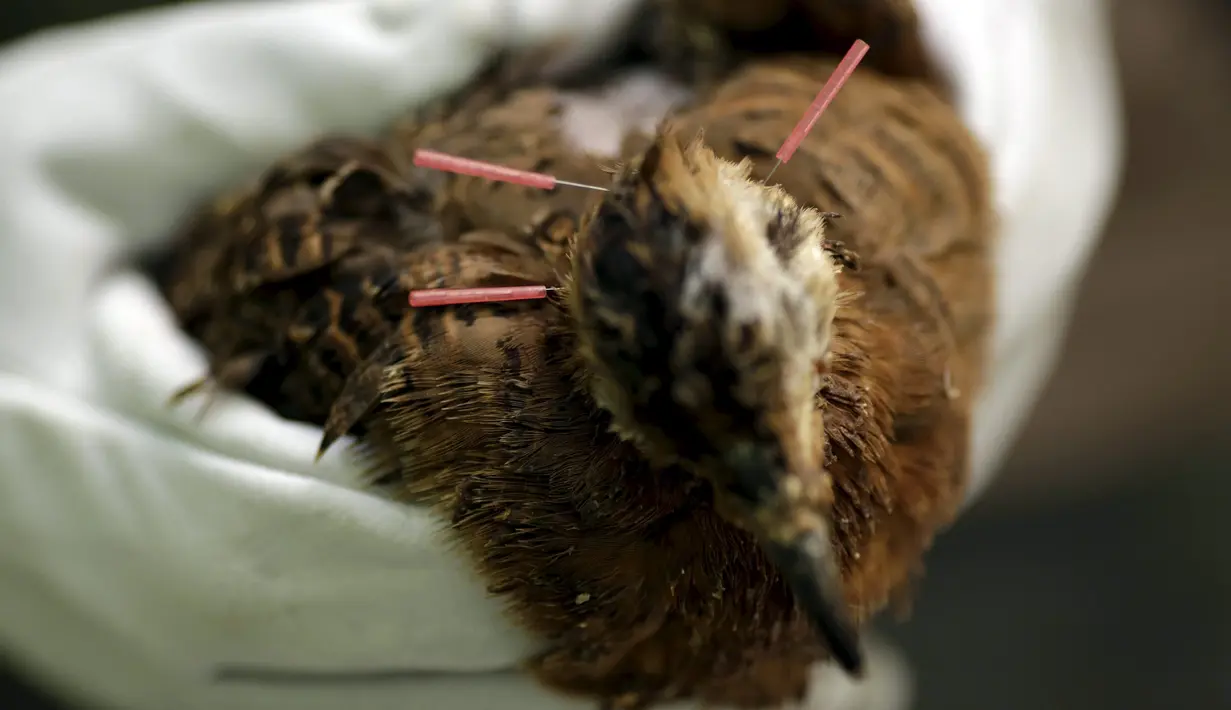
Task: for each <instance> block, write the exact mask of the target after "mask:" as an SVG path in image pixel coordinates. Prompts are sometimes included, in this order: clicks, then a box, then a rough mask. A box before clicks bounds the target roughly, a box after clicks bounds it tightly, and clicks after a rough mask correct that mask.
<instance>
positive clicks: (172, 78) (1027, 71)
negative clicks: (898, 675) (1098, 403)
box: [0, 0, 1118, 710]
mask: <svg viewBox="0 0 1231 710" xmlns="http://www.w3.org/2000/svg"><path fill="white" fill-rule="evenodd" d="M631 2H632V0H619V1H618V2H610V1H608V2H605V3H599V2H594V3H576V2H568V1H567V0H467V1H466V2H460V1H455V2H451V3H450V2H433V1H431V0H422V1H421V2H415V1H413V0H381V1H379V2H377V1H376V0H367V1H362V2H361V1H353V2H337V1H334V2H275V3H243V4H235V5H230V4H227V5H222V4H217V5H195V6H188V7H183V8H176V9H174V10H164V11H160V12H157V13H150V14H147V15H143V16H140V17H133V18H129V19H126V20H124V21H122V22H115V23H108V24H104V25H98V26H92V27H88V28H82V29H78V30H73V31H71V32H64V33H59V34H56V35H49V36H45V37H36V38H33V39H32V40H30V41H28V42H26V43H25V44H23V45H22V46H18V47H15V48H13V49H10V50H9V51H8V52H7V53H6V54H5V55H2V56H0V100H3V105H4V106H5V111H4V112H0V155H3V156H5V159H4V160H3V161H0V234H3V235H4V239H3V240H2V241H0V297H2V298H3V301H2V302H3V303H4V308H3V310H0V328H2V330H0V332H3V333H4V334H5V335H4V337H3V338H2V339H0V368H2V369H3V370H4V371H7V372H9V373H11V375H10V376H7V377H4V378H3V379H0V435H2V436H5V437H6V440H5V442H4V444H5V446H4V447H3V448H0V539H2V540H5V541H9V540H16V541H18V543H17V544H11V545H10V544H5V545H3V546H0V646H3V648H4V649H5V650H8V651H10V652H12V653H13V655H14V656H15V657H16V658H17V659H18V660H20V661H21V662H23V663H24V664H26V665H27V666H28V667H29V668H31V669H32V670H35V671H36V672H39V673H42V674H45V675H48V676H51V677H53V679H54V680H55V681H56V683H57V685H60V686H62V687H67V688H73V689H76V691H77V692H79V693H80V694H81V695H82V696H84V697H88V698H91V699H93V700H95V701H99V702H106V703H109V704H112V705H115V706H116V707H121V708H124V709H125V710H146V709H149V710H166V708H169V707H174V708H202V709H204V708H227V709H228V710H231V709H233V710H247V709H248V708H253V709H256V708H270V709H274V708H287V709H288V710H290V709H291V708H295V709H299V708H307V709H309V710H310V709H311V708H318V707H319V708H325V707H337V706H338V705H340V704H342V703H346V704H348V705H350V706H353V707H355V708H361V709H363V710H367V709H368V708H371V709H372V710H379V709H383V708H394V707H397V708H407V707H409V708H418V707H455V708H459V710H469V709H470V708H475V709H477V708H484V709H485V708H491V707H497V706H498V707H502V708H521V707H526V708H529V707H536V708H537V707H549V708H554V707H589V705H588V704H585V703H576V702H574V701H566V700H563V699H558V698H554V696H550V695H547V694H544V693H543V692H542V691H541V690H540V689H539V688H538V687H537V686H535V685H534V684H533V683H531V682H529V681H528V680H527V679H525V678H524V677H520V676H511V675H507V674H498V675H492V676H490V677H487V676H484V677H482V679H481V680H476V679H475V678H474V677H471V676H446V677H432V678H420V679H416V680H414V681H413V682H410V681H407V682H405V683H398V684H380V683H376V684H369V685H354V684H352V685H346V686H342V687H334V688H328V689H322V688H319V687H311V688H306V689H305V688H279V687H253V686H221V687H220V686H217V685H214V684H211V683H210V682H209V678H208V674H209V672H210V670H211V668H212V666H213V664H215V663H218V662H223V661H230V662H241V661H246V662H250V663H264V664H268V665H275V666H279V667H295V668H300V669H323V670H343V669H348V668H350V669H368V670H377V669H381V668H387V667H401V668H419V669H423V670H425V671H433V670H447V671H476V670H483V669H496V668H509V667H512V666H513V665H514V664H515V663H516V661H517V660H519V659H521V658H523V657H524V656H525V654H526V653H527V652H528V651H529V650H530V649H531V648H532V647H533V646H532V643H531V641H530V640H528V639H526V638H524V637H523V636H522V635H520V634H518V633H516V632H514V631H513V630H512V629H511V628H509V626H508V624H507V623H506V622H505V621H504V620H503V618H502V617H501V615H500V613H499V608H498V603H497V602H495V601H493V600H490V599H487V598H486V597H485V595H484V593H483V589H482V583H481V581H479V580H476V579H475V578H474V575H473V574H472V573H471V572H470V570H469V568H468V567H467V566H466V564H465V561H464V560H463V559H462V558H460V556H458V555H456V554H454V553H453V552H452V551H451V550H450V549H449V548H448V546H447V545H446V544H445V543H444V542H442V541H441V539H440V537H439V536H437V535H435V534H434V533H433V531H434V530H435V529H436V526H437V523H436V521H435V520H434V519H433V518H432V517H431V516H429V515H426V514H425V513H424V512H423V511H420V510H417V509H415V508H412V507H408V506H403V505H396V504H393V503H389V502H386V501H383V500H381V499H379V498H376V497H374V496H372V495H370V494H366V493H360V492H358V491H356V490H354V489H355V488H357V487H358V486H359V483H358V475H357V473H356V468H355V466H354V465H353V462H351V461H350V460H349V459H348V457H347V456H346V455H345V452H344V451H342V450H341V448H340V447H339V448H338V449H335V450H334V452H333V453H331V455H330V456H328V457H326V459H325V460H324V461H323V462H321V464H320V465H313V464H312V461H311V458H312V454H313V452H314V450H315V447H316V443H317V439H318V437H319V431H317V430H315V429H314V428H312V427H307V426H303V425H299V424H296V423H292V422H286V421H283V420H281V419H278V418H277V417H275V416H273V415H272V414H270V413H269V412H268V411H267V410H265V409H264V408H263V407H261V406H260V405H258V404H256V403H254V402H251V401H248V400H245V399H242V398H236V397H225V398H223V399H222V401H220V402H219V403H218V404H217V406H216V408H215V409H214V410H213V411H212V412H211V414H210V415H209V417H207V418H206V419H205V420H204V421H202V422H200V423H197V422H196V421H194V420H193V410H192V408H191V407H189V408H186V409H180V410H168V409H166V407H165V406H164V405H165V402H166V398H167V396H168V395H169V394H170V392H171V391H173V390H174V389H176V388H178V387H179V386H181V385H183V384H184V383H185V382H187V381H189V380H191V379H193V378H194V377H196V376H198V375H199V374H200V372H201V371H202V370H203V368H204V361H203V359H202V358H201V356H200V354H199V351H198V350H197V349H196V348H195V347H194V346H193V345H192V344H191V343H189V342H188V341H187V340H186V339H185V338H184V337H183V336H182V335H181V334H180V333H179V331H178V330H177V329H176V328H175V327H174V325H173V323H172V322H171V319H170V316H169V314H168V313H167V309H166V307H165V306H164V305H163V304H162V302H161V301H160V299H159V298H158V296H157V294H156V293H154V292H153V290H152V288H151V287H150V286H149V284H147V283H146V282H145V281H144V280H143V279H142V278H140V277H138V276H136V275H134V274H131V273H118V274H116V273H113V272H112V271H110V270H109V267H111V266H112V265H114V264H115V263H116V261H117V260H119V259H121V258H122V257H123V255H124V254H125V252H126V250H128V249H130V248H131V247H133V246H135V245H145V244H150V243H152V242H153V241H155V240H157V239H160V238H164V237H165V236H166V235H167V234H168V231H169V227H170V225H171V224H173V223H174V221H175V219H176V218H177V217H178V216H179V215H180V214H182V212H183V211H184V210H185V209H186V208H188V207H189V206H190V205H191V204H192V203H193V202H194V201H195V200H196V199H198V198H199V197H200V196H202V195H204V194H208V193H210V192H212V191H214V190H216V189H217V188H218V187H220V186H221V185H224V184H226V183H228V182H231V181H233V180H235V179H236V178H238V177H240V176H242V175H244V174H245V173H249V172H251V171H252V170H254V169H258V168H260V167H262V166H264V165H266V164H268V163H269V162H270V161H272V160H273V159H274V158H276V157H277V156H278V155H280V154H282V153H284V152H285V151H287V150H290V149H292V148H294V147H296V146H298V145H301V144H303V143H304V142H306V141H307V140H310V139H311V138H313V137H315V136H316V135H318V134H320V133H322V132H325V131H330V130H337V131H345V132H367V131H370V130H373V129H374V128H376V127H377V126H379V125H380V124H382V123H384V122H385V121H386V120H387V119H388V118H389V117H391V116H392V115H393V114H395V113H398V112H400V111H403V110H405V109H406V108H408V107H409V106H411V105H412V104H414V103H415V102H417V101H419V100H421V99H423V98H425V97H428V96H432V95H436V94H439V93H441V92H443V91H447V90H450V89H452V88H456V87H457V86H459V85H460V84H461V82H463V81H464V80H465V79H466V78H467V77H468V76H469V75H470V74H471V73H472V72H473V71H474V70H475V69H476V68H477V67H478V66H479V65H480V63H481V61H482V59H483V57H484V56H485V55H486V54H487V53H488V52H489V50H490V49H492V48H493V47H494V46H495V45H496V44H497V43H507V44H525V43H528V42H532V41H541V40H545V39H552V38H556V37H560V36H573V37H576V38H579V39H577V40H576V41H575V42H574V46H575V47H577V48H582V49H585V48H592V47H594V46H596V45H597V43H596V42H595V41H594V40H595V39H597V38H600V37H602V36H603V35H604V33H605V32H609V31H611V30H613V29H616V28H618V27H619V24H620V23H619V22H616V21H615V20H616V19H618V18H619V17H620V16H621V13H623V12H625V11H626V10H627V8H628V7H629V6H630V5H631ZM509 4H512V5H513V8H514V11H513V12H512V15H510V14H508V12H507V10H508V6H509ZM980 7H981V8H983V9H980V10H978V11H975V10H973V9H972V8H971V6H970V5H969V3H965V2H963V1H962V0H927V1H926V2H922V3H921V8H922V10H923V13H924V18H925V21H926V25H927V28H928V32H929V39H931V40H933V47H934V48H935V49H937V50H938V54H939V55H940V56H941V57H942V58H943V59H944V60H945V61H946V64H947V66H948V67H949V68H950V69H951V71H952V72H953V74H954V77H955V79H956V81H957V84H958V86H959V89H960V93H961V97H962V103H963V110H964V112H965V115H966V117H967V119H968V120H969V121H970V122H971V125H972V126H974V127H975V129H976V131H977V132H978V133H979V134H980V136H981V137H982V138H983V139H984V141H985V143H987V145H988V147H989V149H990V151H991V154H992V158H993V162H994V168H995V170H994V172H995V176H996V179H997V187H998V201H999V204H1000V206H1001V208H1002V213H1003V215H1004V220H1005V223H1004V232H1003V237H1002V239H1003V242H1002V249H1001V253H1000V259H999V264H1000V269H1001V282H1000V286H999V291H998V305H999V307H1000V310H1001V312H1002V321H1001V324H1000V328H999V330H998V332H997V336H996V352H995V357H994V365H995V367H994V371H993V373H992V376H991V380H992V382H993V383H994V386H993V388H992V389H991V390H990V391H989V392H988V394H987V395H986V397H985V399H984V402H983V403H982V409H981V411H980V415H981V417H980V421H979V425H978V429H977V432H976V441H975V458H976V461H977V462H978V465H977V468H978V471H979V476H978V478H977V479H976V482H975V486H974V487H973V488H975V489H977V488H978V487H980V486H981V485H982V483H983V482H984V481H986V480H987V473H989V472H990V471H991V470H993V464H994V463H995V461H996V459H997V457H998V456H999V454H1000V452H1001V451H1003V449H1004V448H1005V445H1006V444H1007V442H1008V439H1009V437H1010V436H1011V434H1012V432H1013V431H1014V429H1015V428H1016V426H1017V423H1018V421H1020V418H1021V416H1022V415H1023V414H1024V411H1025V410H1026V409H1027V406H1028V404H1029V402H1030V400H1031V399H1032V398H1033V396H1034V392H1035V391H1036V390H1037V388H1038V385H1039V383H1040V382H1041V378H1042V376H1043V375H1044V374H1045V373H1046V370H1047V369H1048V367H1049V364H1050V359H1051V356H1052V353H1053V352H1054V349H1055V346H1056V343H1057V342H1058V337H1059V328H1058V325H1059V324H1062V323H1063V320H1064V315H1065V313H1066V311H1067V308H1066V305H1067V304H1066V301H1067V298H1068V294H1069V292H1070V289H1071V287H1072V284H1073V283H1074V281H1075V280H1076V278H1077V276H1078V275H1079V274H1080V272H1081V268H1082V266H1083V264H1084V261H1085V258H1086V255H1087V254H1088V251H1089V248H1090V246H1091V245H1092V243H1093V240H1094V237H1095V235H1096V234H1097V230H1098V227H1099V224H1100V222H1101V219H1102V217H1103V214H1104V213H1105V211H1106V207H1107V204H1108V201H1109V195H1110V189H1111V186H1112V178H1111V176H1112V175H1113V174H1114V171H1115V168H1116V167H1117V152H1116V149H1117V147H1118V143H1117V138H1118V133H1117V128H1118V125H1117V121H1116V119H1115V113H1114V111H1115V108H1116V106H1115V102H1114V101H1113V94H1112V89H1113V85H1112V83H1111V81H1110V77H1109V75H1108V73H1107V66H1106V62H1107V49H1106V44H1105V28H1104V26H1103V20H1102V16H1101V8H1099V7H1098V4H1097V3H1072V2H1067V0H1038V1H1037V2H1030V1H1028V0H999V1H998V2H986V3H981V4H980ZM497 10H499V13H503V14H499V13H498V12H497ZM510 16H512V17H514V18H515V21H513V22H509V21H508V19H507V18H509V17H510ZM570 33H571V34H570ZM1082 43H1084V46H1082ZM1074 56H1076V61H1072V58H1073V57H1074ZM1069 62H1071V63H1069ZM826 687H827V689H828V690H827V691H826V692H827V693H832V694H836V695H839V696H841V695H842V694H843V693H847V695H846V697H847V698H848V699H849V698H851V697H853V696H851V695H850V693H849V692H848V691H849V689H845V690H844V686H843V685H842V683H841V682H839V681H834V682H830V683H827V684H826ZM496 697H498V698H499V700H496V699H495V698H496ZM866 699H867V698H866V697H865V698H863V700H866ZM842 702H843V703H845V702H846V701H842ZM851 702H855V701H851ZM894 702H898V703H900V702H901V698H900V697H899V698H898V700H897V701H890V700H886V701H884V702H883V703H882V705H880V706H877V710H888V708H889V707H891V706H894ZM828 707H829V708H830V710H837V708H838V707H846V705H840V706H834V705H830V706H828Z"/></svg>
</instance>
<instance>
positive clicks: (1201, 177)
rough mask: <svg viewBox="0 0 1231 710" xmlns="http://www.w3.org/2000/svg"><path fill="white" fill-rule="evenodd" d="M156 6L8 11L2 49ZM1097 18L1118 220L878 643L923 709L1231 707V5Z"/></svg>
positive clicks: (1124, 5) (130, 3) (1220, 2)
mask: <svg viewBox="0 0 1231 710" xmlns="http://www.w3.org/2000/svg"><path fill="white" fill-rule="evenodd" d="M1085 1H1086V0H1073V2H1085ZM155 4H165V3H158V2H150V1H149V0H136V1H134V0H7V2H4V9H3V11H0V42H4V41H7V40H9V39H12V38H14V37H17V36H20V35H22V34H25V33H27V32H29V31H31V30H34V29H37V28H40V27H44V26H47V25H51V24H58V23H63V22H71V21H78V20H83V19H88V18H91V17H94V16H97V15H100V14H104V13H107V12H111V11H115V10H119V9H127V8H135V7H140V6H148V5H155ZM1109 5H1110V6H1111V8H1112V14H1113V17H1114V24H1115V32H1116V42H1117V51H1118V55H1119V60H1120V71H1121V77H1122V83H1123V91H1124V102H1125V110H1126V113H1127V122H1128V124H1127V137H1128V145H1127V151H1128V152H1127V159H1126V162H1125V176H1124V181H1123V185H1122V189H1121V193H1120V196H1119V201H1118V207H1117V209H1116V212H1115V215H1114V216H1113V218H1112V219H1111V222H1110V223H1109V225H1108V228H1107V230H1106V234H1105V237H1104V240H1103V242H1102V245H1101V247H1100V248H1099V251H1098V253H1097V254H1096V256H1095V257H1094V262H1093V266H1092V268H1091V270H1090V273H1089V276H1088V278H1087V280H1086V283H1085V286H1084V288H1083V291H1082V294H1081V298H1080V302H1079V305H1078V310H1077V314H1076V317H1075V319H1074V321H1073V327H1072V331H1071V333H1070V336H1069V341H1068V345H1067V348H1066V354H1065V358H1064V361H1063V363H1062V364H1061V366H1060V367H1059V369H1058V371H1057V372H1056V374H1055V376H1054V377H1053V379H1052V381H1051V384H1050V386H1049V388H1048V391H1047V393H1046V394H1045V396H1044V398H1043V400H1042V402H1041V403H1040V405H1039V407H1038V409H1037V411H1036V412H1035V415H1034V417H1033V419H1032V421H1031V423H1030V425H1029V426H1028V428H1027V430H1026V432H1025V435H1024V436H1023V437H1022V439H1021V440H1020V442H1019V443H1018V445H1017V447H1016V449H1015V453H1014V455H1013V457H1012V459H1011V461H1010V462H1009V464H1008V467H1007V469H1006V470H1005V471H1004V473H1003V475H1002V476H1001V477H1000V479H999V481H998V483H997V485H996V486H995V487H994V488H993V489H992V490H991V491H990V492H989V493H988V495H987V496H986V497H985V498H984V499H983V500H982V501H981V503H980V505H979V506H978V507H977V508H975V509H974V510H972V511H971V512H970V513H969V514H968V515H966V517H965V518H964V519H963V520H962V521H961V522H960V523H959V524H958V525H957V526H956V527H955V528H954V529H953V530H952V531H951V532H950V533H949V534H947V535H945V536H943V537H942V538H941V540H940V542H939V544H938V545H937V547H936V549H935V550H934V552H933V554H932V555H931V557H930V560H929V563H928V573H927V579H926V582H925V583H924V584H923V585H922V587H921V590H920V594H919V596H918V598H917V601H916V604H915V607H914V613H913V617H912V620H911V621H910V623H908V624H904V625H886V629H887V631H888V632H889V633H890V634H891V635H892V636H893V637H895V638H896V639H898V640H899V641H900V642H901V644H902V646H903V647H904V649H905V651H906V653H907V654H908V655H909V656H910V659H911V662H912V664H913V666H914V670H915V673H916V677H917V680H918V696H919V698H918V700H919V701H918V704H917V708H918V710H965V709H966V708H971V709H978V710H984V709H985V708H988V707H989V699H991V698H994V699H995V700H994V710H1041V709H1049V710H1069V709H1072V710H1079V709H1080V710H1089V708H1117V709H1119V710H1154V709H1155V708H1157V709H1158V710H1164V709H1167V710H1171V709H1177V710H1179V709H1183V710H1222V709H1226V710H1231V511H1227V510H1224V508H1227V507H1231V465H1228V463H1227V461H1228V460H1229V459H1231V437H1225V436H1220V434H1231V318H1229V317H1228V311H1229V308H1231V275H1228V274H1225V273H1223V272H1224V271H1228V270H1231V228H1228V225H1229V224H1231V219H1229V216H1228V212H1229V211H1231V132H1229V131H1231V3H1229V2H1227V1H1226V0H1166V1H1163V0H1109ZM5 683H9V684H11V685H12V688H11V689H10V688H5V687H4V685H5ZM5 691H9V692H5ZM0 698H4V702H2V703H0V705H3V707H5V708H13V709H14V710H35V709H39V710H42V709H43V708H47V709H48V710H50V709H51V708H52V707H53V706H51V705H48V704H46V703H47V701H46V700H42V699H40V698H38V697H36V695H35V694H34V693H33V691H31V690H29V689H26V688H23V687H21V685H20V683H17V682H16V681H3V680H0ZM169 710H170V709H169Z"/></svg>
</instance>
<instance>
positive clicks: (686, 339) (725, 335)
mask: <svg viewBox="0 0 1231 710" xmlns="http://www.w3.org/2000/svg"><path fill="white" fill-rule="evenodd" d="M672 150H674V151H680V150H681V148H680V147H679V146H678V145H673V144H672V143H671V142H670V139H661V140H659V141H656V142H655V143H654V144H653V145H652V146H651V148H650V149H649V150H648V151H647V152H646V153H645V155H644V156H643V158H642V160H641V161H640V163H639V164H635V165H633V166H629V167H628V168H626V169H625V170H624V171H623V172H622V173H621V174H620V176H618V177H617V180H616V184H615V186H614V188H613V190H612V191H611V193H610V194H609V197H608V198H607V199H605V200H604V201H603V202H602V203H600V204H599V205H598V206H597V207H596V208H595V211H594V212H593V213H592V214H591V215H590V216H589V219H588V220H587V222H586V223H585V227H584V229H583V231H582V233H580V234H579V235H578V241H577V244H576V247H575V257H574V270H575V271H574V283H573V293H572V296H571V297H572V299H573V307H574V308H573V310H574V311H575V313H574V315H575V317H577V318H578V321H579V322H578V326H579V330H580V331H581V332H582V334H583V345H584V350H585V352H586V354H587V357H588V358H589V359H590V360H591V364H592V366H593V367H594V369H595V370H596V371H597V372H598V373H600V376H601V378H603V379H604V380H605V385H603V386H602V387H603V388H604V389H605V392H600V393H598V396H599V398H600V399H604V400H607V401H605V402H604V405H605V406H607V407H608V408H609V409H613V410H614V411H613V412H612V413H613V415H614V418H615V420H616V425H617V427H619V428H621V429H624V430H625V433H627V434H629V435H631V436H632V437H633V438H645V439H648V440H654V441H657V442H658V445H659V446H661V447H669V448H670V452H669V453H670V457H674V458H679V459H683V460H687V461H694V462H699V461H702V460H715V461H721V460H722V459H723V456H724V451H725V449H726V447H728V446H729V445H730V444H731V442H733V441H747V440H753V441H756V442H760V444H763V445H764V446H765V447H767V451H768V453H767V455H770V456H775V457H777V458H779V459H784V460H785V459H786V458H791V457H788V456H787V455H786V454H785V453H783V452H781V451H774V449H775V447H780V444H779V439H780V438H781V437H780V436H779V434H778V433H777V432H776V428H778V427H776V426H775V425H774V424H773V423H772V422H771V420H772V419H773V418H774V415H775V413H777V412H780V411H782V410H783V409H784V408H789V407H791V406H792V402H790V401H788V400H790V399H791V398H790V397H784V396H783V394H782V390H783V388H786V387H790V386H791V385H792V378H793V371H794V370H801V369H807V365H806V364H804V363H805V360H806V358H807V353H806V352H802V351H801V350H806V348H800V347H797V346H800V345H801V344H804V341H806V338H802V337H800V336H799V334H798V333H797V332H796V331H799V330H806V329H807V328H808V327H810V324H809V323H808V322H807V321H808V318H809V314H811V313H812V310H810V309H809V307H808V304H807V303H806V293H805V292H804V291H803V290H802V289H800V288H795V287H794V284H793V283H792V282H791V279H790V278H789V277H786V276H785V275H784V274H783V269H784V266H785V262H786V260H787V258H788V257H789V256H790V254H791V253H793V251H794V250H795V249H796V248H798V246H799V244H800V243H801V241H802V240H803V239H804V235H801V234H800V231H801V230H800V229H799V225H798V219H797V217H796V216H794V215H792V214H786V215H780V214H779V215H771V214H770V213H767V217H766V219H767V223H766V224H764V225H763V226H762V227H759V228H758V229H759V232H758V233H757V234H755V235H752V236H751V237H750V238H751V239H755V240H759V242H760V244H759V245H754V246H756V247H757V249H759V250H760V251H761V252H766V253H772V256H771V257H769V263H768V266H766V265H765V263H761V264H760V265H759V266H758V265H750V264H741V263H738V261H739V256H740V253H741V252H740V249H739V248H737V247H732V246H730V244H731V242H732V240H731V239H730V237H729V235H728V236H724V235H722V234H721V230H723V229H726V228H728V227H727V225H726V224H725V223H716V222H715V221H714V219H711V218H709V215H707V214H706V209H705V206H704V205H696V204H694V205H689V204H688V203H687V202H686V201H683V200H681V199H679V198H678V197H677V196H676V195H675V194H674V193H673V192H672V190H673V185H672V182H671V181H672V180H673V177H672V175H671V174H670V171H671V170H678V169H679V168H678V164H679V163H678V158H677V156H672V155H670V154H664V151H672ZM664 158H666V161H665V162H664ZM672 160H675V162H672ZM713 198H714V199H722V196H720V195H714V196H713ZM767 240H768V243H767ZM754 251H755V250H754ZM754 256H763V255H760V254H754ZM764 261H765V260H764V259H762V262H764ZM758 269H760V270H761V271H758ZM736 271H738V272H739V273H738V274H736V273H735V272H736ZM761 272H768V273H767V275H764V276H763V275H762V273H761ZM750 299H751V300H754V301H756V302H757V304H758V305H755V306H752V307H749V305H748V303H749V302H750ZM803 385H804V387H807V385H808V383H807V382H804V383H803ZM802 394H803V395H805V400H806V401H810V400H811V395H812V392H811V391H807V392H804V393H802ZM805 400H801V401H805ZM663 453H667V452H663ZM795 458H798V457H795Z"/></svg>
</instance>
